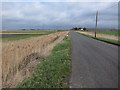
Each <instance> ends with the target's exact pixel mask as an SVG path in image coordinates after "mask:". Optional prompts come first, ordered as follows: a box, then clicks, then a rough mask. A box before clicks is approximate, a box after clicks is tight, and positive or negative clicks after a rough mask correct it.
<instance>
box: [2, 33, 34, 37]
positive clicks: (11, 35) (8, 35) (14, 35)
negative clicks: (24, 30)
mask: <svg viewBox="0 0 120 90" xmlns="http://www.w3.org/2000/svg"><path fill="white" fill-rule="evenodd" d="M24 35H32V34H0V38H9V37H16V36H24Z"/></svg>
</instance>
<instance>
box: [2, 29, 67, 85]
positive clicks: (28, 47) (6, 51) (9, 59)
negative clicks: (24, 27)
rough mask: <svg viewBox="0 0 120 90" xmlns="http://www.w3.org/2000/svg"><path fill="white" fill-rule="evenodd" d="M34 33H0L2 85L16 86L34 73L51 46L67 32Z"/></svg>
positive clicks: (48, 53) (47, 54)
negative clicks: (0, 44) (0, 40)
mask: <svg viewBox="0 0 120 90" xmlns="http://www.w3.org/2000/svg"><path fill="white" fill-rule="evenodd" d="M35 33H36V32H35ZM35 33H34V34H33V33H31V34H30V33H23V32H22V34H21V33H13V32H11V33H9V34H8V33H2V34H0V35H1V37H2V38H1V39H2V76H3V78H2V84H3V87H16V86H17V85H19V84H20V83H22V81H23V80H24V79H27V78H30V77H31V76H32V75H33V74H34V70H35V68H36V65H37V64H38V63H39V62H40V61H41V60H42V59H44V58H46V57H47V56H49V55H50V53H51V50H52V49H53V47H54V46H55V45H56V44H57V43H59V42H60V41H62V40H63V38H64V37H65V35H66V34H67V33H68V32H67V31H65V32H56V31H50V32H48V31H46V33H45V32H44V34H43V33H42V34H40V32H39V33H38V34H35ZM4 41H5V42H4ZM8 41H9V42H8Z"/></svg>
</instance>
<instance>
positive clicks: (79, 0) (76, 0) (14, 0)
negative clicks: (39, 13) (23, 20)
mask: <svg viewBox="0 0 120 90" xmlns="http://www.w3.org/2000/svg"><path fill="white" fill-rule="evenodd" d="M118 1H119V0H2V2H118Z"/></svg>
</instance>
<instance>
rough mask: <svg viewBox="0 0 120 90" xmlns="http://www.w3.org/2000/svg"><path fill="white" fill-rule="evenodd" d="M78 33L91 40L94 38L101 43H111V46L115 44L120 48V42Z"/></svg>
mask: <svg viewBox="0 0 120 90" xmlns="http://www.w3.org/2000/svg"><path fill="white" fill-rule="evenodd" d="M77 33H78V34H81V35H84V36H87V37H89V38H93V39H96V40H99V41H103V42H106V43H109V44H114V45H117V46H120V41H117V40H112V39H106V38H98V37H93V36H91V35H87V34H83V33H80V32H77Z"/></svg>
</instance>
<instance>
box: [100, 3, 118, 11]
mask: <svg viewBox="0 0 120 90" xmlns="http://www.w3.org/2000/svg"><path fill="white" fill-rule="evenodd" d="M114 6H118V3H117V4H114V5H112V6H110V7H107V8H105V9H103V10H106V9H110V8H112V7H114ZM103 10H99V11H103Z"/></svg>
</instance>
